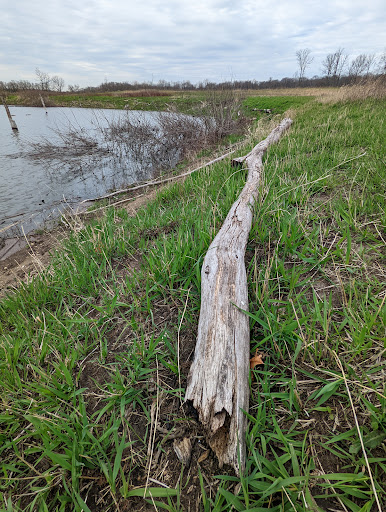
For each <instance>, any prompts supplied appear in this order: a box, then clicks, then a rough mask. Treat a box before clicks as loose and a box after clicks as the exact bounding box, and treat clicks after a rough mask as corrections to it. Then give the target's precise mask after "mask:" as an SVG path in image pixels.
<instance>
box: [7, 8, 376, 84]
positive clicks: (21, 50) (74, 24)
mask: <svg viewBox="0 0 386 512" xmlns="http://www.w3.org/2000/svg"><path fill="white" fill-rule="evenodd" d="M385 6H386V2H385V1H384V0H365V1H364V0H302V1H301V0H292V1H290V0H275V1H273V0H266V1H262V0H163V1H159V0H143V1H138V0H0V12H1V21H0V80H2V81H10V80H30V81H33V82H35V81H36V80H37V79H36V75H35V69H36V67H38V68H40V69H41V70H42V71H44V72H47V73H49V74H50V75H59V76H61V77H62V78H64V80H65V82H66V84H79V85H80V86H86V85H99V84H101V83H102V82H103V81H104V80H107V81H117V82H121V81H129V82H133V81H135V80H136V81H153V82H158V81H159V80H167V81H185V80H190V81H191V82H193V83H198V82H200V81H204V80H205V79H208V80H210V81H216V82H219V81H225V80H249V79H256V80H266V79H269V78H270V77H272V78H283V77H285V76H288V77H293V76H294V74H295V73H296V71H297V63H296V57H295V52H296V50H299V49H302V48H310V50H312V55H313V56H314V62H313V64H312V66H310V68H309V69H308V70H307V72H306V75H307V76H313V75H317V74H321V62H322V60H323V59H324V58H325V56H326V55H327V54H328V53H332V52H334V51H335V50H336V49H337V48H339V47H344V49H345V52H346V53H348V54H350V56H352V57H355V56H356V55H358V54H360V53H375V54H378V55H380V54H381V53H382V52H383V51H384V50H385V47H386V37H385V34H386V25H385V19H386V7H385Z"/></svg>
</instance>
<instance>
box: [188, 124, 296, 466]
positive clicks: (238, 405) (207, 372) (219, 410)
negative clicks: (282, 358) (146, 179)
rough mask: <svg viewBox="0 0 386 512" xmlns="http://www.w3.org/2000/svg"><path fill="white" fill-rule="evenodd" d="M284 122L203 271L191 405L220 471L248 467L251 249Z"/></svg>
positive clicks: (259, 155)
mask: <svg viewBox="0 0 386 512" xmlns="http://www.w3.org/2000/svg"><path fill="white" fill-rule="evenodd" d="M291 123H292V120H291V119H284V120H283V121H282V122H281V123H280V125H279V126H277V127H276V128H275V129H274V130H273V131H272V132H271V133H270V134H269V136H268V137H267V138H266V139H265V140H263V141H262V142H260V143H259V144H257V146H255V147H254V148H253V150H252V151H251V152H250V153H249V154H248V155H246V156H244V157H241V158H237V159H235V160H233V164H234V165H240V164H242V163H243V162H244V161H245V162H246V165H247V167H248V178H247V182H246V184H245V186H244V188H243V190H242V192H241V194H240V196H239V198H238V199H237V201H236V202H235V203H234V204H233V206H232V207H231V209H230V211H229V213H228V215H227V217H226V219H225V222H224V224H223V226H222V227H221V229H220V231H219V232H218V234H217V236H216V237H215V238H214V240H213V242H212V243H211V245H210V247H209V249H208V252H207V254H206V256H205V259H204V263H203V266H202V270H201V311H200V319H199V324H198V333H197V343H196V349H195V356H194V360H193V363H192V366H191V368H190V372H189V376H188V386H187V390H186V400H192V402H193V406H194V407H195V409H196V410H197V412H198V414H199V418H200V421H201V423H202V424H203V426H204V428H205V431H206V434H207V439H208V442H209V445H210V447H211V448H212V450H213V451H214V452H215V454H216V456H217V458H218V460H219V463H220V467H221V466H222V465H223V464H230V465H232V466H233V467H234V468H235V470H236V472H237V473H238V474H239V473H240V471H242V470H243V469H244V467H245V458H246V448H245V434H246V427H247V423H246V416H245V414H244V411H246V412H247V411H248V408H249V385H248V376H249V358H250V329H249V320H248V316H247V315H246V314H245V313H244V311H247V310H248V286H247V273H246V269H245V262H244V256H245V249H246V244H247V241H248V237H249V232H250V229H251V225H252V206H253V204H254V201H255V199H256V195H257V192H258V185H259V182H260V178H261V173H262V165H263V164H262V159H263V155H264V153H265V152H266V150H267V148H268V146H269V145H270V144H273V143H274V142H277V141H278V140H279V139H280V137H281V135H282V134H283V132H284V131H285V130H286V129H287V128H288V127H289V126H290V125H291Z"/></svg>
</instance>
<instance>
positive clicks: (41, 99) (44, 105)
mask: <svg viewBox="0 0 386 512" xmlns="http://www.w3.org/2000/svg"><path fill="white" fill-rule="evenodd" d="M39 96H40V101H41V102H42V105H43V108H45V109H47V107H46V104H45V103H44V100H43V96H42V95H41V94H39Z"/></svg>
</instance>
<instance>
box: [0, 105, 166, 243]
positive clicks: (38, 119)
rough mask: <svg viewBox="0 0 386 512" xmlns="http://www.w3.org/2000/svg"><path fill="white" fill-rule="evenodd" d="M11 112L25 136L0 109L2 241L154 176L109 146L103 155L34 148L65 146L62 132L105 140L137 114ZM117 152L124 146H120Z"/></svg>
mask: <svg viewBox="0 0 386 512" xmlns="http://www.w3.org/2000/svg"><path fill="white" fill-rule="evenodd" d="M10 111H11V114H12V117H13V119H14V120H15V121H16V124H17V126H18V128H19V131H14V130H11V127H10V123H9V120H8V117H7V115H6V111H5V109H4V107H3V106H2V105H0V238H1V237H3V238H4V237H9V236H15V234H17V230H19V232H20V229H21V226H23V230H24V231H25V232H28V231H31V230H32V229H34V228H36V227H37V226H38V225H39V224H41V222H42V221H46V220H47V219H50V218H52V217H53V216H57V215H58V213H59V212H60V211H62V210H63V209H64V207H68V206H70V207H74V206H75V205H76V204H78V203H79V202H80V201H82V200H84V199H88V198H95V197H98V196H100V195H103V194H104V193H106V192H108V191H110V190H114V189H117V188H124V187H125V186H127V185H130V184H132V183H134V182H137V181H142V180H146V179H148V178H150V177H151V175H152V173H153V168H152V166H151V165H150V164H149V162H144V161H138V159H136V158H135V156H133V155H131V156H130V155H129V154H128V153H127V151H126V152H122V151H121V150H119V148H118V152H115V153H114V154H112V151H111V148H112V145H111V144H110V146H109V145H108V144H106V143H105V144H103V142H101V144H100V146H99V149H98V150H95V148H92V147H86V148H83V149H81V150H78V151H73V149H74V147H75V146H74V145H73V144H72V143H70V144H67V150H66V151H64V150H63V151H62V150H61V151H59V152H56V153H55V152H54V154H48V152H47V151H46V150H44V151H43V150H42V149H39V148H38V149H37V150H35V152H34V154H33V155H31V151H32V146H31V143H40V144H41V143H42V142H44V141H47V142H51V143H52V142H53V143H54V146H53V147H55V144H56V143H57V144H59V145H63V140H61V139H60V137H59V135H58V133H66V132H68V130H69V129H71V130H72V131H73V132H74V133H75V132H76V133H78V134H85V135H86V136H87V137H91V138H93V139H94V140H100V136H101V135H100V134H101V133H102V131H103V129H104V128H106V127H108V126H109V125H111V122H112V121H114V122H115V121H119V120H120V119H123V118H124V117H126V116H134V117H135V116H136V115H138V113H136V112H130V113H128V112H125V111H117V110H106V109H103V110H97V111H96V110H94V109H81V108H55V107H54V108H49V109H47V111H46V110H45V109H43V108H36V107H12V106H11V107H10ZM140 116H141V119H146V120H147V121H149V120H150V121H149V122H150V124H153V125H154V124H155V123H156V121H154V113H151V112H141V113H140ZM114 147H115V149H116V148H117V147H118V146H116V144H115V143H114ZM40 148H41V146H40ZM104 148H105V149H106V150H107V149H109V152H106V151H104ZM142 153H143V151H142Z"/></svg>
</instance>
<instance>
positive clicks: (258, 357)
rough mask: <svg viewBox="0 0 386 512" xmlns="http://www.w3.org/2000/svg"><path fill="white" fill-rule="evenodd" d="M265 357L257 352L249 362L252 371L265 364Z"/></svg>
mask: <svg viewBox="0 0 386 512" xmlns="http://www.w3.org/2000/svg"><path fill="white" fill-rule="evenodd" d="M263 357H264V354H259V351H258V350H256V353H255V355H254V356H253V357H252V358H251V360H250V361H249V364H250V368H251V370H253V368H254V367H255V366H259V365H260V364H264V361H263Z"/></svg>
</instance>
